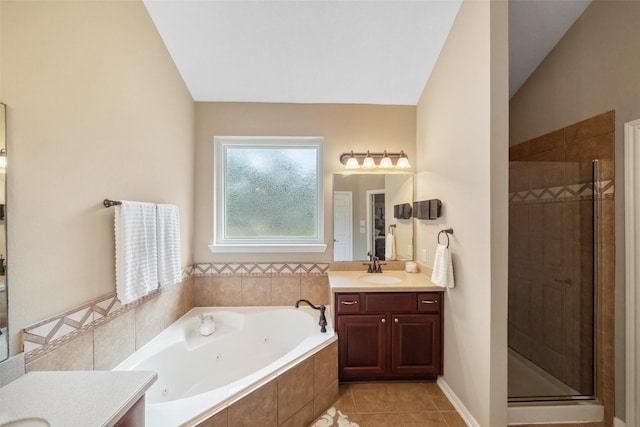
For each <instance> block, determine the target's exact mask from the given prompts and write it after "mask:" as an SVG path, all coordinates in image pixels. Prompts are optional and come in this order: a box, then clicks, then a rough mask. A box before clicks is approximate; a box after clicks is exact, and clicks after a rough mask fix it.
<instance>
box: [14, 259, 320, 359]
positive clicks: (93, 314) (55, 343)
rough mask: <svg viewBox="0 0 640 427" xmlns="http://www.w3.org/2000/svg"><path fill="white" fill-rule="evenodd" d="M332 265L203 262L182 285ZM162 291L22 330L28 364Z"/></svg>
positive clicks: (101, 302)
mask: <svg viewBox="0 0 640 427" xmlns="http://www.w3.org/2000/svg"><path fill="white" fill-rule="evenodd" d="M328 271H329V264H328V263H327V264H314V263H308V264H305V263H248V264H245V263H228V264H222V263H204V264H202V263H200V264H193V265H190V266H188V267H186V268H184V269H183V271H182V280H183V282H184V281H185V280H187V279H189V278H190V277H193V276H237V275H245V276H246V275H262V276H264V275H270V276H287V275H309V276H312V275H326V274H327V272H328ZM169 288H170V287H168V288H161V289H159V290H157V291H155V292H153V293H151V294H149V295H147V296H145V297H143V298H141V299H139V300H138V301H135V302H133V303H131V304H127V305H122V304H121V303H120V301H118V299H117V298H116V294H115V292H114V293H111V294H109V295H105V296H103V297H101V298H98V299H96V300H94V301H91V302H88V303H86V304H83V305H81V306H79V307H76V308H73V309H71V310H69V311H66V312H64V313H62V314H58V315H56V316H53V317H50V318H48V319H45V320H43V321H40V322H38V323H35V324H33V325H30V326H27V327H26V328H24V329H23V334H22V339H23V350H24V352H25V362H26V363H29V362H31V361H34V360H36V359H38V358H40V357H41V356H43V355H45V354H47V353H49V352H51V351H53V350H56V349H58V348H60V347H61V346H63V345H64V344H66V343H67V342H69V341H71V340H72V339H73V338H75V337H76V336H78V335H80V334H83V333H85V332H87V331H90V330H92V329H95V328H96V327H98V326H100V325H102V324H103V323H105V322H108V321H109V320H111V319H112V318H114V317H117V316H120V315H121V314H123V313H125V312H127V311H129V310H131V309H133V308H135V307H137V306H138V305H141V304H143V303H145V302H146V301H147V300H149V299H151V298H154V297H155V296H157V295H158V294H159V293H160V292H162V291H163V290H167V289H169Z"/></svg>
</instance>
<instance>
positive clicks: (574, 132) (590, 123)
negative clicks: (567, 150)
mask: <svg viewBox="0 0 640 427" xmlns="http://www.w3.org/2000/svg"><path fill="white" fill-rule="evenodd" d="M614 131H615V111H608V112H606V113H603V114H600V115H597V116H595V117H591V118H589V119H586V120H583V121H581V122H578V123H576V124H573V125H571V126H568V127H566V128H565V138H566V140H567V141H569V142H571V141H575V140H580V139H589V138H593V137H595V136H598V135H602V134H605V133H611V132H614Z"/></svg>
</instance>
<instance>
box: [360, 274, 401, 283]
mask: <svg viewBox="0 0 640 427" xmlns="http://www.w3.org/2000/svg"><path fill="white" fill-rule="evenodd" d="M359 279H360V280H362V281H363V282H367V283H373V284H379V285H391V284H393V283H400V282H402V279H401V278H399V277H398V276H393V275H388V274H365V275H364V276H360V277H359Z"/></svg>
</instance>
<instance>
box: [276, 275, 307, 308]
mask: <svg viewBox="0 0 640 427" xmlns="http://www.w3.org/2000/svg"><path fill="white" fill-rule="evenodd" d="M299 299H300V277H298V276H279V277H278V276H275V277H273V278H272V279H271V305H293V304H295V302H296V301H297V300H299Z"/></svg>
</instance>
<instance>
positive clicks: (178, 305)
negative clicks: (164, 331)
mask: <svg viewBox="0 0 640 427" xmlns="http://www.w3.org/2000/svg"><path fill="white" fill-rule="evenodd" d="M159 298H160V306H161V307H162V311H163V313H164V327H165V328H166V327H167V326H169V325H170V324H172V323H173V322H175V321H176V320H178V319H179V318H180V317H182V315H183V314H184V313H185V311H184V307H185V304H184V294H183V292H182V285H172V286H170V287H168V288H166V289H164V290H163V291H162V293H161V294H160V296H159Z"/></svg>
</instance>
